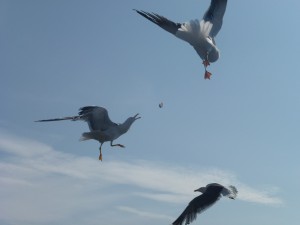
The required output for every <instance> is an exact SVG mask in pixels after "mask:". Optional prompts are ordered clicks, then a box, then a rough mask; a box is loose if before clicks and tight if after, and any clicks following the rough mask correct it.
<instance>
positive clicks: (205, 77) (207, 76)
mask: <svg viewBox="0 0 300 225" xmlns="http://www.w3.org/2000/svg"><path fill="white" fill-rule="evenodd" d="M211 75H212V74H211V73H210V72H208V71H207V70H205V74H204V79H205V80H206V79H209V80H210V76H211Z"/></svg>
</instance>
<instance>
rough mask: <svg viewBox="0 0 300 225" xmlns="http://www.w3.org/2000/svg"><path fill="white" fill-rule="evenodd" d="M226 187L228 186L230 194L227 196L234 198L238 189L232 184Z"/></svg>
mask: <svg viewBox="0 0 300 225" xmlns="http://www.w3.org/2000/svg"><path fill="white" fill-rule="evenodd" d="M228 188H229V190H230V196H229V198H231V199H235V198H236V196H237V193H238V190H237V189H236V187H235V186H233V185H230V186H228Z"/></svg>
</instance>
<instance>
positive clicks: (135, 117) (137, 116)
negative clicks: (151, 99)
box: [133, 113, 141, 120]
mask: <svg viewBox="0 0 300 225" xmlns="http://www.w3.org/2000/svg"><path fill="white" fill-rule="evenodd" d="M133 118H134V119H136V120H137V119H141V117H140V116H139V114H138V113H137V114H136V115H135V116H134V117H133Z"/></svg>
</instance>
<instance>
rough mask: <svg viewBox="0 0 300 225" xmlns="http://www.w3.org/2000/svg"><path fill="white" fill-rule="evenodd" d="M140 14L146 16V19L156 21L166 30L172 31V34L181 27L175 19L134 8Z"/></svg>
mask: <svg viewBox="0 0 300 225" xmlns="http://www.w3.org/2000/svg"><path fill="white" fill-rule="evenodd" d="M134 11H136V12H137V13H138V14H140V15H141V16H143V17H145V18H146V19H148V20H150V21H151V22H153V23H155V24H156V25H158V26H160V27H161V28H163V29H164V30H166V31H168V32H170V33H171V34H174V35H175V34H176V32H177V31H178V29H179V28H180V27H181V24H180V23H174V22H173V21H171V20H169V19H167V18H165V17H163V16H160V15H158V14H156V13H148V12H145V11H142V10H136V9H134Z"/></svg>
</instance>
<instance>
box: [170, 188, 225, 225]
mask: <svg viewBox="0 0 300 225" xmlns="http://www.w3.org/2000/svg"><path fill="white" fill-rule="evenodd" d="M221 188H222V187H221ZM220 191H221V189H220V188H215V187H213V188H208V189H207V190H206V191H205V192H204V193H203V194H202V195H200V196H198V197H196V198H194V199H193V200H192V201H191V202H190V203H189V205H188V206H187V207H186V208H185V210H184V211H183V212H182V213H181V215H180V216H179V217H178V218H177V219H176V220H175V221H174V222H173V225H182V224H183V223H184V221H185V224H190V223H191V222H193V221H194V220H195V219H196V218H197V214H199V213H201V212H203V211H204V210H205V209H207V208H209V207H210V206H212V205H213V204H214V203H215V202H216V201H217V200H219V198H220V197H221V195H220Z"/></svg>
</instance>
